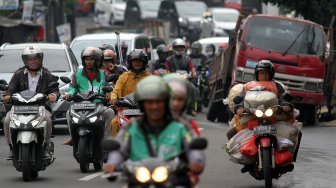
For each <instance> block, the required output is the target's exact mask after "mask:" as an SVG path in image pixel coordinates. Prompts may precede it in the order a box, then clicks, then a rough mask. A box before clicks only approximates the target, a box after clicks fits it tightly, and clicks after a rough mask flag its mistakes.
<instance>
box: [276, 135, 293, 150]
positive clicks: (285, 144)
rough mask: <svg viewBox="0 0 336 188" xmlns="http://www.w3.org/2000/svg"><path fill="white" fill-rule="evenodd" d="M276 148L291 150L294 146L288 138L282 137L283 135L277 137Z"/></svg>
mask: <svg viewBox="0 0 336 188" xmlns="http://www.w3.org/2000/svg"><path fill="white" fill-rule="evenodd" d="M277 144H278V145H277V149H278V150H279V151H284V150H291V151H292V150H293V148H294V143H293V142H292V141H290V140H289V139H288V138H283V137H279V136H278V137H277Z"/></svg>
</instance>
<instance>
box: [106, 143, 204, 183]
mask: <svg viewBox="0 0 336 188" xmlns="http://www.w3.org/2000/svg"><path fill="white" fill-rule="evenodd" d="M102 147H103V148H104V150H106V151H116V150H119V148H120V144H119V142H118V141H116V140H113V139H106V140H103V142H102ZM206 147H207V140H206V139H204V138H196V139H194V140H192V141H191V143H190V145H189V148H190V149H195V150H204V149H205V148H206ZM187 166H188V165H187V162H185V161H183V160H181V159H179V158H178V157H175V158H174V159H172V160H169V161H164V160H162V159H160V158H157V157H150V158H147V159H144V160H140V161H131V160H127V161H125V162H124V163H122V164H121V165H120V166H119V167H120V170H121V172H122V175H123V176H125V177H126V179H127V187H128V188H136V187H139V188H142V187H143V188H145V187H153V188H156V187H157V188H166V187H167V188H168V187H179V188H187V187H189V186H190V185H189V177H188V167H187ZM102 177H103V178H107V179H108V180H109V181H115V180H116V179H117V178H118V175H116V174H104V175H103V176H102Z"/></svg>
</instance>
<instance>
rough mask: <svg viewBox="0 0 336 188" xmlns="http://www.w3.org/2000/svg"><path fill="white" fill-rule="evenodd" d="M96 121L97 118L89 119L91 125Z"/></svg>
mask: <svg viewBox="0 0 336 188" xmlns="http://www.w3.org/2000/svg"><path fill="white" fill-rule="evenodd" d="M97 119H98V118H97V116H93V117H90V118H89V120H90V122H91V123H93V122H95V121H96V120H97Z"/></svg>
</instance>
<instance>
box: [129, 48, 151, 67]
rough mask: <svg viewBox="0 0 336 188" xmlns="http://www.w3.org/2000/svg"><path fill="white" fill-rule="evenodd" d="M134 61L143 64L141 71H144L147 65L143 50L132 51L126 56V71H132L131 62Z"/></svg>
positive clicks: (146, 57)
mask: <svg viewBox="0 0 336 188" xmlns="http://www.w3.org/2000/svg"><path fill="white" fill-rule="evenodd" d="M134 59H139V60H140V61H142V62H143V66H142V71H144V70H145V69H146V67H147V64H148V56H147V54H146V52H145V51H144V50H143V49H134V50H132V51H131V52H130V54H129V55H128V56H127V61H128V70H133V67H132V61H133V60H134Z"/></svg>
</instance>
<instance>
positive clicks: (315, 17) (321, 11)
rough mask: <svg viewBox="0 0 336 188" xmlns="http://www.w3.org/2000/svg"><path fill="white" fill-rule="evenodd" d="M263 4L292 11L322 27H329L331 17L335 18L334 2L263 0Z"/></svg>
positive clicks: (335, 5) (335, 2)
mask: <svg viewBox="0 0 336 188" xmlns="http://www.w3.org/2000/svg"><path fill="white" fill-rule="evenodd" d="M263 2H264V3H272V4H278V5H279V6H282V7H285V8H287V9H289V10H294V11H295V12H296V14H300V15H302V16H303V17H304V18H305V19H307V20H311V21H313V22H316V23H319V24H321V25H323V26H329V24H330V21H331V18H332V16H333V15H335V16H336V1H335V0H263Z"/></svg>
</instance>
